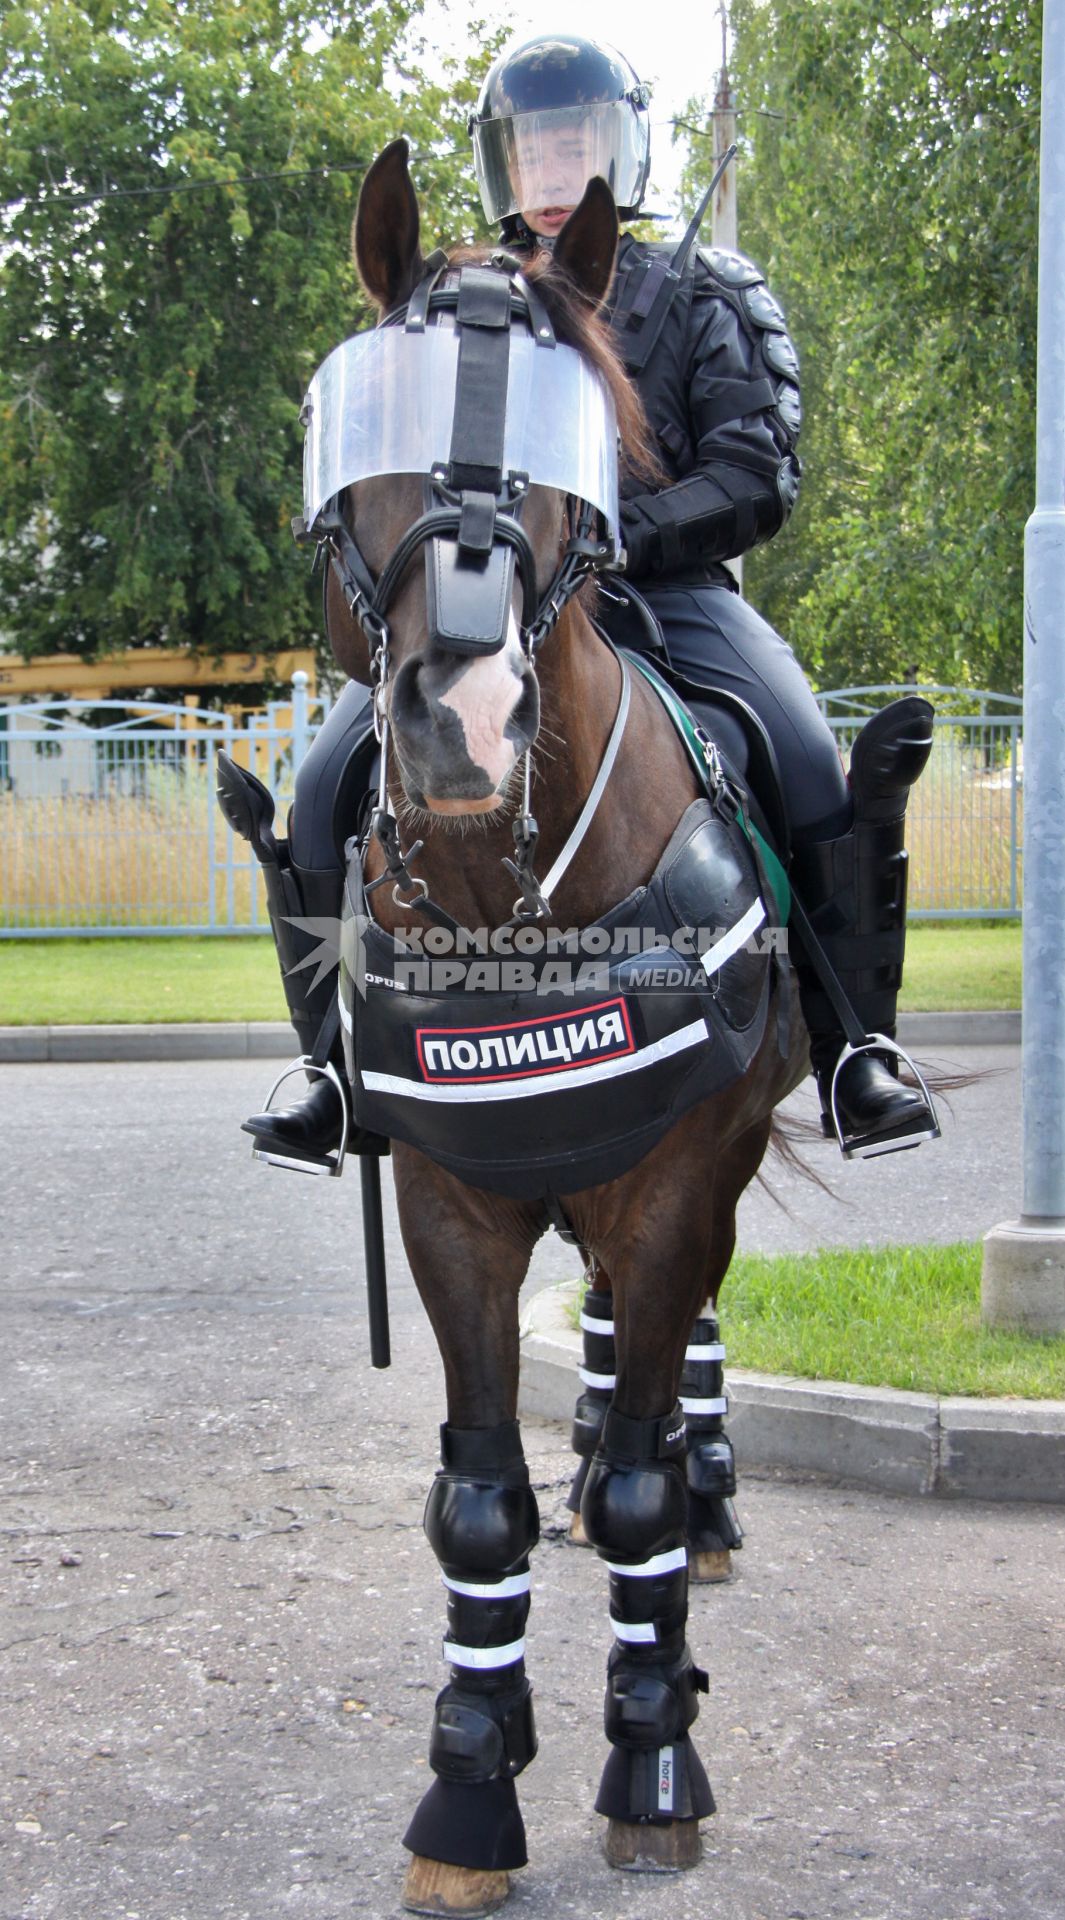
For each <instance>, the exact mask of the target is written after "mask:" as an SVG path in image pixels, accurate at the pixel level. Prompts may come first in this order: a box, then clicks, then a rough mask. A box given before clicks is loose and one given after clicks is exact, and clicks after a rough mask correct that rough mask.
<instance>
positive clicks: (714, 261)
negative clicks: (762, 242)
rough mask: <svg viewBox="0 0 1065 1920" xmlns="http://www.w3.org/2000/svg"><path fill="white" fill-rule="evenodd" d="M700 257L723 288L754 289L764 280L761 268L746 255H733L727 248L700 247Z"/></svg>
mask: <svg viewBox="0 0 1065 1920" xmlns="http://www.w3.org/2000/svg"><path fill="white" fill-rule="evenodd" d="M699 257H700V259H701V260H702V261H703V264H704V265H705V266H708V267H709V269H710V271H711V273H712V274H713V276H714V279H715V280H720V282H721V284H722V286H723V287H753V286H754V285H755V284H756V283H757V282H758V281H760V280H761V279H762V270H761V268H760V267H756V266H755V264H754V261H753V260H748V258H747V255H746V254H745V253H731V252H730V251H729V249H728V248H727V247H709V248H707V249H705V250H704V249H703V248H701V247H700V249H699Z"/></svg>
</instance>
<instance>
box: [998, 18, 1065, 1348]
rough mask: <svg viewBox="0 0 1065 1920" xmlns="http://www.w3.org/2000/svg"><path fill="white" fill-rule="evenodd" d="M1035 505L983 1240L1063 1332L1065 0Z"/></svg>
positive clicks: (1048, 173)
mask: <svg viewBox="0 0 1065 1920" xmlns="http://www.w3.org/2000/svg"><path fill="white" fill-rule="evenodd" d="M1035 433H1036V467H1035V512H1034V513H1033V514H1032V516H1031V518H1030V520H1029V521H1028V524H1027V526H1026V527H1025V530H1024V940H1023V959H1022V991H1021V1000H1022V1006H1023V1012H1022V1017H1021V1018H1022V1028H1021V1067H1022V1094H1021V1098H1022V1103H1023V1130H1022V1140H1023V1148H1022V1157H1023V1180H1024V1188H1023V1199H1022V1203H1021V1204H1022V1212H1021V1217H1020V1219H1019V1220H1008V1221H1005V1222H1003V1224H1002V1225H1001V1226H998V1227H994V1228H993V1229H992V1231H991V1232H990V1233H989V1234H988V1235H987V1236H986V1238H985V1241H984V1271H983V1314H984V1319H985V1320H986V1321H987V1322H988V1323H989V1325H992V1326H1004V1327H1005V1326H1008V1327H1018V1328H1021V1329H1023V1330H1024V1331H1026V1332H1029V1333H1039V1334H1049V1333H1065V611H1063V610H1065V0H1043V84H1042V109H1041V128H1040V166H1039V331H1038V347H1037V385H1036V430H1035Z"/></svg>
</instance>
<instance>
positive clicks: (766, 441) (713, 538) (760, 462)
mask: <svg viewBox="0 0 1065 1920" xmlns="http://www.w3.org/2000/svg"><path fill="white" fill-rule="evenodd" d="M670 251H671V250H670V249H669V248H668V247H659V246H648V245H646V244H645V243H643V242H641V241H637V240H634V239H633V238H632V236H631V234H625V235H623V237H622V241H621V246H620V248H619V251H618V270H617V275H616V277H615V281H614V285H613V287H612V289H611V292H610V297H609V301H608V304H607V312H608V314H609V316H610V319H611V321H612V324H613V328H614V333H615V339H616V343H617V345H618V346H619V348H620V350H621V352H622V356H623V357H625V358H628V359H633V358H634V359H636V360H639V358H640V357H641V356H640V355H639V354H638V353H637V354H635V355H634V354H632V352H631V348H632V344H633V342H634V340H636V339H638V337H639V329H640V327H641V325H642V324H643V322H642V321H641V320H640V319H639V318H638V317H636V316H633V315H632V314H631V313H630V314H629V315H628V316H626V312H625V309H626V305H627V301H628V289H629V287H630V284H631V285H633V286H635V284H636V282H635V281H632V282H631V283H630V280H629V276H630V275H631V274H632V272H633V269H634V268H637V269H639V268H640V267H641V266H642V264H643V262H645V261H646V260H647V259H648V257H649V256H652V257H653V256H656V255H658V256H661V257H662V259H663V261H666V260H668V258H669V254H670ZM646 361H647V363H646V365H645V366H643V367H642V368H640V367H636V368H632V367H631V366H630V371H632V373H633V377H634V379H635V382H636V385H637V386H638V388H639V391H640V396H641V398H642V400H643V403H644V408H645V410H646V412H647V416H648V419H649V420H650V423H651V426H652V428H653V429H654V433H655V435H656V439H657V451H658V455H659V459H660V461H661V464H662V466H663V468H664V469H665V472H666V474H667V475H668V484H666V485H665V486H664V487H661V488H658V489H652V490H648V488H647V487H646V483H644V484H641V483H640V482H638V481H635V480H632V479H631V478H630V480H629V482H628V483H626V482H625V481H624V479H623V481H622V489H621V490H622V514H621V519H622V535H623V539H624V544H625V547H626V550H627V553H628V565H627V573H628V575H629V577H630V578H631V579H633V580H634V581H636V582H637V583H641V582H642V583H644V584H647V585H653V584H656V583H661V584H664V583H666V582H667V581H668V582H670V583H678V584H680V583H687V582H691V583H693V584H694V583H697V582H705V581H707V580H711V581H717V582H722V583H728V584H731V580H730V576H729V575H728V574H727V573H726V571H725V569H724V567H723V566H722V565H721V564H720V563H721V562H722V561H724V560H727V559H731V558H733V557H734V556H735V555H737V554H741V553H744V552H746V550H747V549H748V548H749V547H753V546H755V545H756V544H757V543H758V542H759V541H761V540H767V539H769V538H770V536H771V535H772V534H774V533H776V532H777V531H778V529H779V528H780V527H781V526H782V525H783V523H784V521H785V520H786V519H787V517H788V514H789V513H790V512H791V509H792V506H793V505H794V502H795V496H796V494H797V492H798V484H799V463H798V460H797V458H796V456H795V443H796V440H797V438H798V431H799V425H800V421H801V409H800V403H799V388H798V358H797V355H796V353H795V349H794V347H793V346H792V343H791V341H790V340H789V338H788V335H787V331H786V328H785V323H784V316H783V314H782V313H781V310H780V308H779V307H778V305H777V303H776V301H775V300H774V299H773V297H772V295H771V294H770V292H769V290H768V288H767V287H766V284H765V281H764V280H763V278H762V275H761V273H760V271H759V269H758V268H757V267H756V266H754V264H753V263H752V262H751V261H749V260H747V259H745V258H744V256H743V255H742V254H737V253H728V252H726V251H724V250H723V249H721V248H713V249H711V250H710V251H708V252H704V251H702V250H693V253H692V255H691V257H690V258H689V261H688V264H687V266H686V268H685V270H684V273H683V275H682V278H681V283H680V285H679V286H678V287H677V288H676V290H675V292H674V295H673V298H672V301H671V303H670V305H669V309H668V312H667V313H666V316H665V319H664V321H662V323H661V327H660V330H659V332H658V335H657V338H656V340H655V342H654V345H653V347H652V349H651V351H650V354H649V355H648V356H646Z"/></svg>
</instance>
